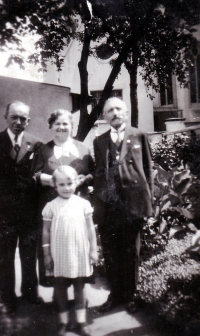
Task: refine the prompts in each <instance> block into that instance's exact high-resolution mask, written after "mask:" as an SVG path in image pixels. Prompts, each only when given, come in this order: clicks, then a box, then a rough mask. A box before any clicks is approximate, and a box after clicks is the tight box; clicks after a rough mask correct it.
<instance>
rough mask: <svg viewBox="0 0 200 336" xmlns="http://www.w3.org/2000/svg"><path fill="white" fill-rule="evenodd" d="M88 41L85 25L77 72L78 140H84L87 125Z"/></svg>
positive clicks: (88, 35) (89, 38)
mask: <svg viewBox="0 0 200 336" xmlns="http://www.w3.org/2000/svg"><path fill="white" fill-rule="evenodd" d="M90 42H91V36H90V34H89V31H88V27H87V26H86V27H85V32H84V40H83V49H82V53H81V59H80V61H79V63H78V68H79V73H80V86H81V87H80V91H81V94H80V119H79V127H78V131H77V135H76V138H77V139H79V140H84V139H83V138H82V132H83V130H85V129H87V128H88V126H87V124H88V117H89V114H88V110H87V104H88V71H87V63H88V57H89V50H90Z"/></svg>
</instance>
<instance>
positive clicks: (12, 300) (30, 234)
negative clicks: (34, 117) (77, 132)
mask: <svg viewBox="0 0 200 336" xmlns="http://www.w3.org/2000/svg"><path fill="white" fill-rule="evenodd" d="M5 119H6V121H7V125H8V127H7V129H6V130H4V131H3V132H1V133H0V167H1V168H0V299H1V300H2V301H3V302H4V304H5V305H6V308H7V311H8V312H9V313H11V312H13V311H14V310H15V308H16V295H15V269H14V259H15V251H16V246H17V242H18V244H19V254H20V259H21V268H22V285H21V292H22V296H23V297H24V298H25V299H27V300H29V301H30V302H32V303H33V304H37V305H38V304H41V302H42V299H41V298H39V297H38V293H37V286H38V282H37V275H36V218H35V196H36V195H35V189H34V186H33V184H32V182H31V181H32V179H31V176H30V169H31V162H32V158H33V154H34V152H35V151H36V149H37V147H38V146H39V141H38V139H36V138H35V137H34V136H32V135H30V134H28V133H27V132H25V131H24V130H25V128H26V127H27V125H28V123H29V120H30V118H29V106H27V105H26V104H24V103H22V102H19V101H15V102H13V103H12V104H9V105H8V106H7V111H6V115H5Z"/></svg>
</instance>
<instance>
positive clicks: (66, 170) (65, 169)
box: [52, 166, 78, 184]
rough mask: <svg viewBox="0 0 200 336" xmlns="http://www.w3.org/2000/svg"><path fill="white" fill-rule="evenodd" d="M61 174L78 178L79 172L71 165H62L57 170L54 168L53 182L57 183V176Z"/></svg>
mask: <svg viewBox="0 0 200 336" xmlns="http://www.w3.org/2000/svg"><path fill="white" fill-rule="evenodd" d="M59 174H62V175H65V176H66V177H69V178H71V179H75V180H76V178H77V176H78V174H77V172H76V170H75V169H74V168H72V167H70V166H60V167H58V168H57V169H56V170H54V172H53V174H52V178H53V182H54V184H55V183H56V178H57V176H58V175H59Z"/></svg>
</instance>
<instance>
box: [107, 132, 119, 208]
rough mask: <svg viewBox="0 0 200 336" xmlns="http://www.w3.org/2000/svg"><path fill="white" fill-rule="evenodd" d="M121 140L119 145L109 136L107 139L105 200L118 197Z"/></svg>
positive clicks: (114, 199)
mask: <svg viewBox="0 0 200 336" xmlns="http://www.w3.org/2000/svg"><path fill="white" fill-rule="evenodd" d="M121 146H122V142H121V144H120V146H119V147H117V145H116V144H115V143H114V142H113V141H112V139H111V138H110V141H109V157H108V162H109V169H108V180H107V200H108V202H116V201H118V200H119V199H120V193H121V180H120V175H119V155H120V151H121Z"/></svg>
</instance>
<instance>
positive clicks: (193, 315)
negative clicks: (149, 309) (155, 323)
mask: <svg viewBox="0 0 200 336" xmlns="http://www.w3.org/2000/svg"><path fill="white" fill-rule="evenodd" d="M178 235H179V237H178V239H177V238H172V239H170V240H169V241H168V242H167V244H166V246H165V247H164V250H163V251H162V252H160V253H159V254H157V255H152V256H151V257H150V258H149V259H148V260H145V261H143V262H142V265H141V267H140V281H139V286H138V291H139V294H140V296H141V298H142V299H143V300H145V301H146V302H150V303H154V304H155V305H156V307H157V309H158V312H159V314H161V315H164V316H165V318H166V319H167V320H169V321H170V322H172V323H175V324H177V323H178V324H180V325H181V324H182V326H183V327H184V328H185V330H186V331H187V330H189V329H188V328H192V325H193V326H194V325H195V326H196V325H198V328H200V322H199V317H200V286H199V283H200V263H199V261H200V260H199V256H198V255H197V256H196V257H195V258H194V257H193V256H192V255H191V254H190V253H189V252H188V249H189V247H190V245H191V239H192V234H191V233H187V234H185V233H178ZM183 321H185V322H186V324H184V323H183ZM198 330H199V329H198ZM193 331H194V330H193ZM187 335H188V334H187ZM198 335H199V334H198Z"/></svg>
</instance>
